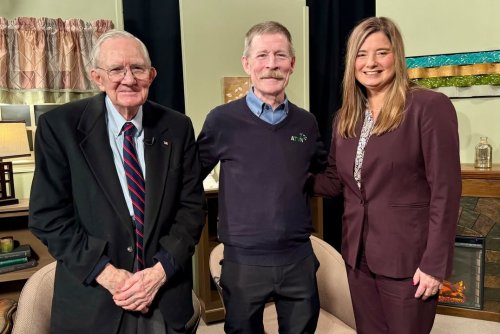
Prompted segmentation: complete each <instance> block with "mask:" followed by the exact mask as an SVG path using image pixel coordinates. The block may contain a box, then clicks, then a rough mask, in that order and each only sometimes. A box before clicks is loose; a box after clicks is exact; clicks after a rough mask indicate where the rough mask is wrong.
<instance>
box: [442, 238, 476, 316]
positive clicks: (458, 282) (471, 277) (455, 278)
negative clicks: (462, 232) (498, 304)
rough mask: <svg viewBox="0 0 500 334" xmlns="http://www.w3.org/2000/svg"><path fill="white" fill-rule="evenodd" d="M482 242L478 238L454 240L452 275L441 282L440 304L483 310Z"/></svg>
mask: <svg viewBox="0 0 500 334" xmlns="http://www.w3.org/2000/svg"><path fill="white" fill-rule="evenodd" d="M484 241H485V238H480V237H464V236H457V237H456V238H455V255H454V257H453V273H452V275H451V277H449V278H448V280H445V281H443V287H442V288H441V292H440V294H439V303H440V304H444V305H452V306H457V307H466V308H473V309H482V308H483V278H484V247H485V242H484Z"/></svg>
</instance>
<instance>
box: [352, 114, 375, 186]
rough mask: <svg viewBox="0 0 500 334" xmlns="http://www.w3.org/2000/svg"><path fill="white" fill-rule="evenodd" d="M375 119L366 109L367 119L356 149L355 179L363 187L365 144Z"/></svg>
mask: <svg viewBox="0 0 500 334" xmlns="http://www.w3.org/2000/svg"><path fill="white" fill-rule="evenodd" d="M374 123H375V122H374V120H373V116H372V113H371V112H370V111H369V110H368V109H366V110H365V120H364V122H363V128H362V129H361V135H360V137H359V143H358V150H357V151H356V159H355V160H354V180H356V183H357V184H358V188H360V189H361V167H362V166H363V158H364V156H365V146H366V144H367V143H368V139H370V135H371V133H372V130H373V125H374Z"/></svg>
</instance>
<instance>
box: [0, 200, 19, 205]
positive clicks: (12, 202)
mask: <svg viewBox="0 0 500 334" xmlns="http://www.w3.org/2000/svg"><path fill="white" fill-rule="evenodd" d="M14 204H19V200H18V199H17V198H8V199H0V206H4V205H14Z"/></svg>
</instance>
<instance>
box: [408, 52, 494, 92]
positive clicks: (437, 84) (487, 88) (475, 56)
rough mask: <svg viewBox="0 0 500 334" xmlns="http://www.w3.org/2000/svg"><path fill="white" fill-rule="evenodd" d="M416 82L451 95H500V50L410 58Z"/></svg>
mask: <svg viewBox="0 0 500 334" xmlns="http://www.w3.org/2000/svg"><path fill="white" fill-rule="evenodd" d="M406 65H407V68H408V74H409V76H410V79H412V80H413V81H414V82H416V83H417V84H419V85H421V86H424V87H427V88H430V89H433V90H436V91H439V92H442V93H444V94H446V95H447V96H448V97H450V98H469V97H487V96H500V50H495V51H481V52H469V53H454V54H443V55H432V56H419V57H407V58H406Z"/></svg>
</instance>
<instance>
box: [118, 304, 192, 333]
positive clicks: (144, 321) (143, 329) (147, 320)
mask: <svg viewBox="0 0 500 334" xmlns="http://www.w3.org/2000/svg"><path fill="white" fill-rule="evenodd" d="M195 332H196V329H195V330H194V332H187V331H185V330H176V329H174V328H171V327H168V326H167V325H166V324H165V322H164V321H163V316H162V314H161V312H160V310H159V309H155V310H154V311H150V312H149V313H148V315H146V316H144V315H142V314H141V313H140V312H125V313H124V314H123V318H122V321H121V323H120V330H119V331H118V334H192V333H195Z"/></svg>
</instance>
